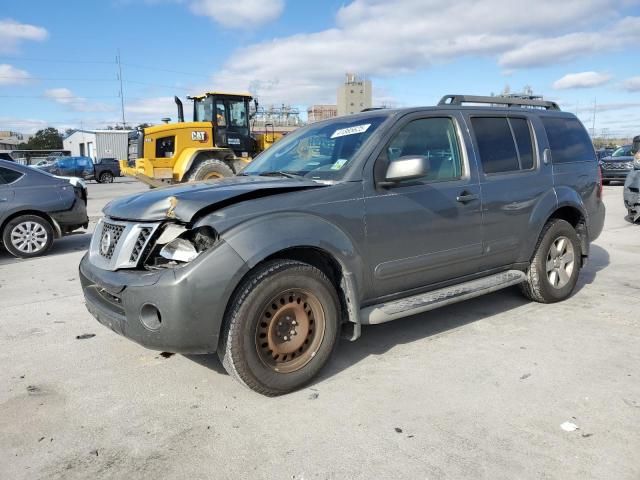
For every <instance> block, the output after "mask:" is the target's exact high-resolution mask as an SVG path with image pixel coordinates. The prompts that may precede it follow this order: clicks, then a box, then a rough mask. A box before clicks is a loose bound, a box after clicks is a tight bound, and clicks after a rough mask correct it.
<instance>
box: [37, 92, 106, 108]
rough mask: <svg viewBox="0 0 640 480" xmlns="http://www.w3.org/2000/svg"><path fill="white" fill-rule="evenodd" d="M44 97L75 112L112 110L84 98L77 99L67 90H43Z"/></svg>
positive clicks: (102, 104)
mask: <svg viewBox="0 0 640 480" xmlns="http://www.w3.org/2000/svg"><path fill="white" fill-rule="evenodd" d="M44 96H45V97H46V98H48V99H50V100H53V101H54V102H56V103H58V104H60V105H64V106H65V107H67V108H68V109H70V110H73V111H76V112H109V111H113V110H114V109H113V107H112V106H110V105H107V104H104V103H99V102H89V100H88V99H86V98H84V97H78V96H77V95H75V94H74V93H73V92H72V91H71V90H69V89H68V88H50V89H49V90H45V92H44Z"/></svg>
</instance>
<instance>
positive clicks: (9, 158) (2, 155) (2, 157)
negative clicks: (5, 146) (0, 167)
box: [0, 152, 14, 162]
mask: <svg viewBox="0 0 640 480" xmlns="http://www.w3.org/2000/svg"><path fill="white" fill-rule="evenodd" d="M0 160H7V161H8V162H13V161H14V160H13V157H12V156H11V154H10V153H9V152H0Z"/></svg>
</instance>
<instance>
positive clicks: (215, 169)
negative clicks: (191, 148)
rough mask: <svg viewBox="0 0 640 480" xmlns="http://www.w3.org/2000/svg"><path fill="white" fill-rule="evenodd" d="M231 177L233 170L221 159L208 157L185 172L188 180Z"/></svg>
mask: <svg viewBox="0 0 640 480" xmlns="http://www.w3.org/2000/svg"><path fill="white" fill-rule="evenodd" d="M225 177H233V170H231V168H230V167H229V166H228V165H227V164H226V163H224V162H223V161H222V160H218V159H216V158H208V159H206V160H200V161H198V162H197V163H196V164H194V165H193V166H192V167H191V169H190V170H189V173H188V174H187V181H188V182H197V181H199V180H213V179H220V178H225Z"/></svg>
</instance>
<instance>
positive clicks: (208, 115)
mask: <svg viewBox="0 0 640 480" xmlns="http://www.w3.org/2000/svg"><path fill="white" fill-rule="evenodd" d="M189 98H190V99H192V100H193V121H194V122H212V123H213V127H214V128H213V131H214V134H213V139H214V142H215V146H216V147H226V148H230V149H231V150H233V151H234V153H235V154H236V156H238V157H250V156H253V155H254V153H255V149H256V142H255V140H254V139H253V138H252V137H251V130H250V128H249V102H250V101H251V100H252V98H251V95H249V94H233V93H219V92H207V93H205V94H203V95H199V96H196V97H189Z"/></svg>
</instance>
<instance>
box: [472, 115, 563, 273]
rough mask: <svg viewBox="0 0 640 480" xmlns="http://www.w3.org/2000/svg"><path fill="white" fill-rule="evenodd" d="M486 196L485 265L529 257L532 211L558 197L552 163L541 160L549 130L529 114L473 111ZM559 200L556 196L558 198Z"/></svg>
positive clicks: (508, 263) (474, 136)
mask: <svg viewBox="0 0 640 480" xmlns="http://www.w3.org/2000/svg"><path fill="white" fill-rule="evenodd" d="M467 119H468V120H467V121H468V124H469V126H470V128H471V131H472V132H473V135H472V136H473V141H474V145H475V151H476V154H477V155H478V165H479V169H480V172H479V176H480V185H481V189H482V200H483V242H482V243H483V251H484V268H485V269H492V268H499V267H504V266H507V265H511V264H513V263H516V262H518V261H525V260H522V259H519V258H518V257H519V256H520V254H521V251H522V250H523V248H522V247H523V245H525V244H526V240H527V238H526V237H527V235H528V234H529V233H528V232H529V231H530V228H529V222H530V219H531V217H532V212H533V210H534V208H535V207H536V205H537V204H538V203H539V201H540V199H541V198H542V197H543V196H544V195H550V196H553V195H554V193H553V180H552V174H551V173H552V172H551V166H550V165H544V163H543V162H540V160H539V159H540V158H541V153H540V152H539V150H538V147H537V138H538V137H539V136H540V135H542V136H543V138H544V132H542V131H540V129H541V126H540V125H535V123H536V122H535V120H536V118H535V117H529V116H527V115H525V114H521V115H518V114H515V113H514V114H506V113H505V114H478V115H474V114H470V115H467ZM554 200H555V199H554Z"/></svg>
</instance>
